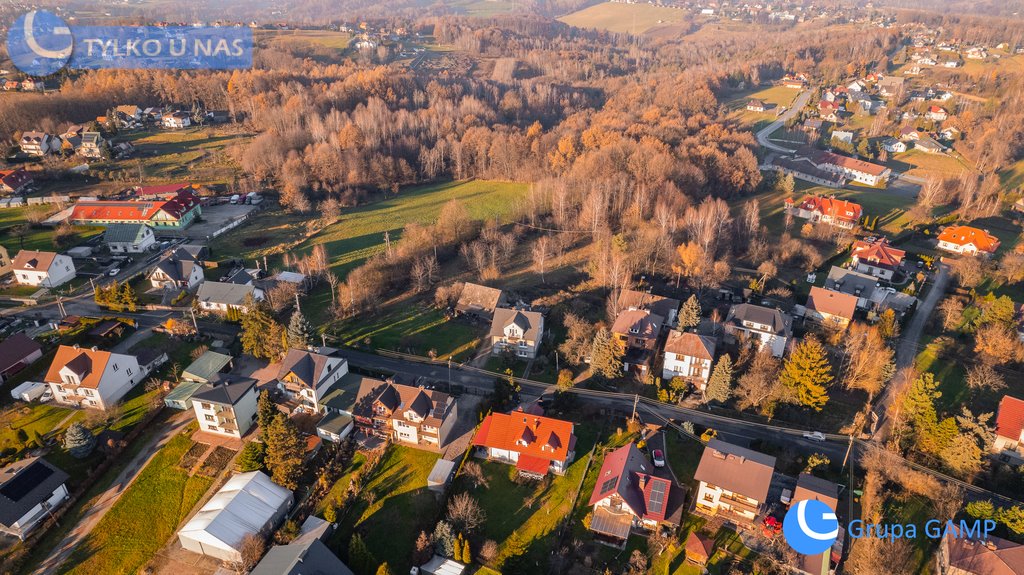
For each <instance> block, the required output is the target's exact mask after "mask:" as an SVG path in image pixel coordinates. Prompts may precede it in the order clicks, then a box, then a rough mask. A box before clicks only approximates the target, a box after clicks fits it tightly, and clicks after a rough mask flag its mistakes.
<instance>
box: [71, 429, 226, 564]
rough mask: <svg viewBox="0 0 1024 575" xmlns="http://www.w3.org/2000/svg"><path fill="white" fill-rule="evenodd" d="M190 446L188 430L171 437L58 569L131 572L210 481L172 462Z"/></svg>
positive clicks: (157, 547)
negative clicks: (191, 474)
mask: <svg viewBox="0 0 1024 575" xmlns="http://www.w3.org/2000/svg"><path fill="white" fill-rule="evenodd" d="M191 445H192V439H191V434H190V433H182V434H179V435H178V436H176V437H175V438H173V439H171V441H169V442H168V443H167V445H165V446H164V447H163V448H162V449H161V450H160V451H159V452H158V453H157V455H156V457H154V458H153V460H152V461H150V463H149V465H147V466H146V468H145V469H143V470H142V473H141V474H139V476H138V478H137V479H136V480H135V482H134V483H133V484H132V485H131V487H129V488H128V491H126V492H125V493H124V494H123V495H122V496H121V498H120V499H119V500H118V501H117V503H115V504H114V506H113V507H112V508H111V509H110V511H108V512H107V514H106V515H104V516H103V519H101V520H100V522H99V524H97V525H96V527H95V528H94V529H93V530H92V532H91V533H90V534H89V536H88V537H87V538H86V539H85V540H84V541H83V542H82V543H81V544H79V546H78V547H77V548H76V549H75V551H74V552H73V553H72V554H71V557H70V558H69V559H68V561H67V562H66V563H65V564H64V565H63V566H62V567H61V569H60V570H59V572H60V573H69V574H75V575H87V574H88V575H91V574H96V575H100V574H103V575H107V574H115V573H124V574H128V573H135V572H137V571H138V570H139V569H140V568H141V567H142V566H143V565H145V563H146V562H147V561H149V560H150V559H151V558H152V557H153V555H154V554H155V553H156V552H157V551H159V550H160V548H161V547H163V546H164V544H165V543H167V541H168V540H169V539H170V538H171V537H172V536H173V535H174V533H175V530H176V529H177V528H178V524H179V523H181V521H182V520H184V518H185V516H186V515H188V513H189V512H190V511H191V510H192V508H193V507H195V505H196V503H197V502H198V501H199V499H200V498H202V496H203V494H205V493H206V491H207V489H209V488H210V485H211V484H212V483H213V480H212V479H210V478H207V477H202V476H198V475H197V476H193V477H189V475H188V472H187V471H186V470H184V469H182V468H180V467H178V462H179V461H180V460H181V457H182V456H183V455H184V454H185V452H187V451H188V449H189V447H190V446H191Z"/></svg>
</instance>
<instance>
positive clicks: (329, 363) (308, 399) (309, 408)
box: [204, 284, 348, 413]
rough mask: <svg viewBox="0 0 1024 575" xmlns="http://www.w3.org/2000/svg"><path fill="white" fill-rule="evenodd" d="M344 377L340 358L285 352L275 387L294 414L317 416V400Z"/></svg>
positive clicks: (345, 368)
mask: <svg viewBox="0 0 1024 575" xmlns="http://www.w3.org/2000/svg"><path fill="white" fill-rule="evenodd" d="M204 285H205V284H204ZM347 373H348V361H346V360H345V358H343V357H337V356H334V355H323V354H320V353H316V352H312V351H308V350H302V349H289V350H288V354H287V355H285V357H284V360H283V361H282V362H281V367H280V368H279V369H278V371H277V387H278V389H280V390H281V391H282V392H284V394H285V395H286V396H287V397H288V398H289V400H291V401H294V402H297V403H298V405H297V407H296V410H298V411H304V412H308V413H321V412H322V411H323V408H322V406H321V404H320V402H321V399H323V398H324V396H325V395H326V394H327V392H328V390H329V389H330V388H331V386H332V385H334V384H335V383H336V382H338V381H340V380H341V378H342V377H344V376H345V374H347Z"/></svg>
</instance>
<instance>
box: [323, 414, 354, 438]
mask: <svg viewBox="0 0 1024 575" xmlns="http://www.w3.org/2000/svg"><path fill="white" fill-rule="evenodd" d="M354 421H355V420H354V419H353V418H352V416H351V415H348V414H346V413H327V414H326V415H324V416H323V418H321V419H320V421H319V422H317V424H316V434H317V436H319V437H320V439H323V440H324V441H330V442H333V443H339V442H340V441H342V440H343V439H345V438H346V437H348V436H349V434H350V433H352V430H353V429H354V427H355V425H354Z"/></svg>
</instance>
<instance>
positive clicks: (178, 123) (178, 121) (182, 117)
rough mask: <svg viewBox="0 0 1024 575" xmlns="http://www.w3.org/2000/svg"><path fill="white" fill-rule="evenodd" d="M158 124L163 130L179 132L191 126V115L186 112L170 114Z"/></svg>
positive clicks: (163, 117)
mask: <svg viewBox="0 0 1024 575" xmlns="http://www.w3.org/2000/svg"><path fill="white" fill-rule="evenodd" d="M160 123H161V124H162V125H163V127H165V128H171V129H174V130H180V129H182V128H187V127H189V126H191V125H192V115H191V114H189V113H188V112H171V113H169V114H164V115H163V116H162V117H161V118H160Z"/></svg>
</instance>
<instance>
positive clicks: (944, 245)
mask: <svg viewBox="0 0 1024 575" xmlns="http://www.w3.org/2000/svg"><path fill="white" fill-rule="evenodd" d="M938 247H939V249H940V250H945V251H947V252H953V253H954V254H966V255H970V256H974V255H978V254H981V255H985V256H990V255H992V254H994V253H996V250H997V249H999V238H997V237H995V236H993V235H992V234H990V233H988V230H979V229H978V228H972V227H971V226H949V227H947V228H946V229H944V230H942V232H941V233H940V234H939V246H938Z"/></svg>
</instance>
